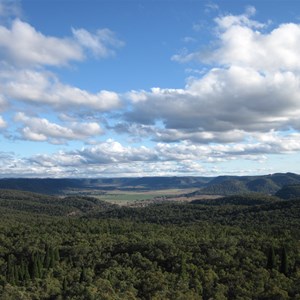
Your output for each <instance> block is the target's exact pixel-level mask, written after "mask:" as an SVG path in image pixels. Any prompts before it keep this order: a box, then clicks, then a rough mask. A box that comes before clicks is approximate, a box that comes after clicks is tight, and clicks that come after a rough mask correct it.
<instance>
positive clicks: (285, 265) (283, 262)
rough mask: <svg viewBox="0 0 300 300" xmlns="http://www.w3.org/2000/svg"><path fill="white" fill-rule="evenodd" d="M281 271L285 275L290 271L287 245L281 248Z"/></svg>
mask: <svg viewBox="0 0 300 300" xmlns="http://www.w3.org/2000/svg"><path fill="white" fill-rule="evenodd" d="M280 272H281V273H283V274H284V275H287V273H288V259H287V253H286V249H285V247H283V248H282V250H281V264H280Z"/></svg>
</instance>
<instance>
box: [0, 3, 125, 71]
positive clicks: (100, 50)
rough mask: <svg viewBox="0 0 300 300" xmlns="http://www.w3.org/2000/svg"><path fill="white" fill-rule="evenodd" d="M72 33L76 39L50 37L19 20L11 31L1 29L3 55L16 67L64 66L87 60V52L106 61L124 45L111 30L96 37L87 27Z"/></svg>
mask: <svg viewBox="0 0 300 300" xmlns="http://www.w3.org/2000/svg"><path fill="white" fill-rule="evenodd" d="M0 4H1V3H0ZM1 7H2V6H1V5H0V10H1ZM3 9H4V8H2V10H3ZM0 13H1V11H0ZM72 33H73V36H69V37H65V38H58V37H54V36H47V35H44V34H43V33H41V32H39V31H37V30H36V29H35V28H34V27H33V26H31V25H30V24H28V23H26V22H23V21H21V20H20V19H15V20H14V21H13V22H12V24H11V27H10V28H8V27H5V26H3V25H1V26H0V55H1V57H2V59H4V60H5V61H9V63H10V64H12V65H16V66H22V67H24V66H27V67H28V66H30V67H36V66H64V65H67V64H68V63H69V62H70V61H82V60H84V59H85V56H86V55H85V50H89V51H91V52H92V53H93V54H94V56H96V57H98V58H104V57H107V56H110V55H112V54H114V53H115V52H114V49H115V48H119V47H121V46H123V45H124V43H123V42H122V41H120V40H118V39H117V38H116V37H115V34H114V32H112V31H111V30H109V29H107V28H105V29H98V30H97V32H96V33H95V34H92V33H90V32H89V31H87V30H86V29H83V28H81V29H72Z"/></svg>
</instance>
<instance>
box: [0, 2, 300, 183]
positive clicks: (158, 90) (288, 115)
mask: <svg viewBox="0 0 300 300" xmlns="http://www.w3.org/2000/svg"><path fill="white" fill-rule="evenodd" d="M299 24H300V4H299V2H298V1H289V0H285V1H283V0H282V1H281V0H277V1H276V0H272V1H267V0H264V1H244V0H240V1H225V0H223V1H196V0H193V1H190V0H180V1H179V0H164V1H163V0H151V1H150V0H149V1H146V0H143V1H142V0H131V1H129V0H122V1H121V0H113V1H101V0H98V1H90V0H85V1H83V0H82V1H79V0H73V1H71V0H68V1H64V0H60V1H48V0H40V1H37V0H36V1H30V0H25V1H11V0H0V141H1V149H0V166H1V168H0V177H123V176H126V177H127V176H159V175H164V176H180V175H181V176H182V175H186V176H188V175H193V176H216V175H223V174H236V175H248V174H249V175H253V174H269V173H275V172H296V173H299V167H298V166H299V162H300V153H299V151H300V132H299V130H300V121H299V115H300V114H299V113H300V53H299V49H300V25H299Z"/></svg>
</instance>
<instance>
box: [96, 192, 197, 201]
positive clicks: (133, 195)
mask: <svg viewBox="0 0 300 300" xmlns="http://www.w3.org/2000/svg"><path fill="white" fill-rule="evenodd" d="M191 191H194V189H170V190H157V191H143V192H140V191H138V192H134V191H130V192H129V191H119V190H116V191H111V192H110V191H109V192H106V193H105V194H100V195H95V194H93V197H96V198H98V199H99V200H104V201H108V202H110V203H114V204H119V205H127V204H132V203H133V202H136V201H149V200H150V201H151V200H157V199H164V198H169V197H176V196H179V195H182V194H185V193H189V192H191Z"/></svg>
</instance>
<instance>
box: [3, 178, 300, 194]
mask: <svg viewBox="0 0 300 300" xmlns="http://www.w3.org/2000/svg"><path fill="white" fill-rule="evenodd" d="M295 184H300V175H297V174H293V173H276V174H271V175H263V176H218V177H192V176H186V177H140V178H95V179H93V178H84V179H53V178H44V179H42V178H2V179H0V189H13V190H22V191H30V192H36V193H42V194H49V195H62V194H64V195H65V194H78V193H87V194H88V193H90V192H92V191H98V192H100V191H108V190H116V189H118V190H140V191H144V190H162V189H186V188H197V189H199V190H198V191H197V192H196V193H195V194H198V195H205V194H206V195H233V194H240V193H246V192H256V193H264V194H275V193H276V192H277V191H278V190H280V189H281V188H282V187H283V186H285V185H295Z"/></svg>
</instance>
